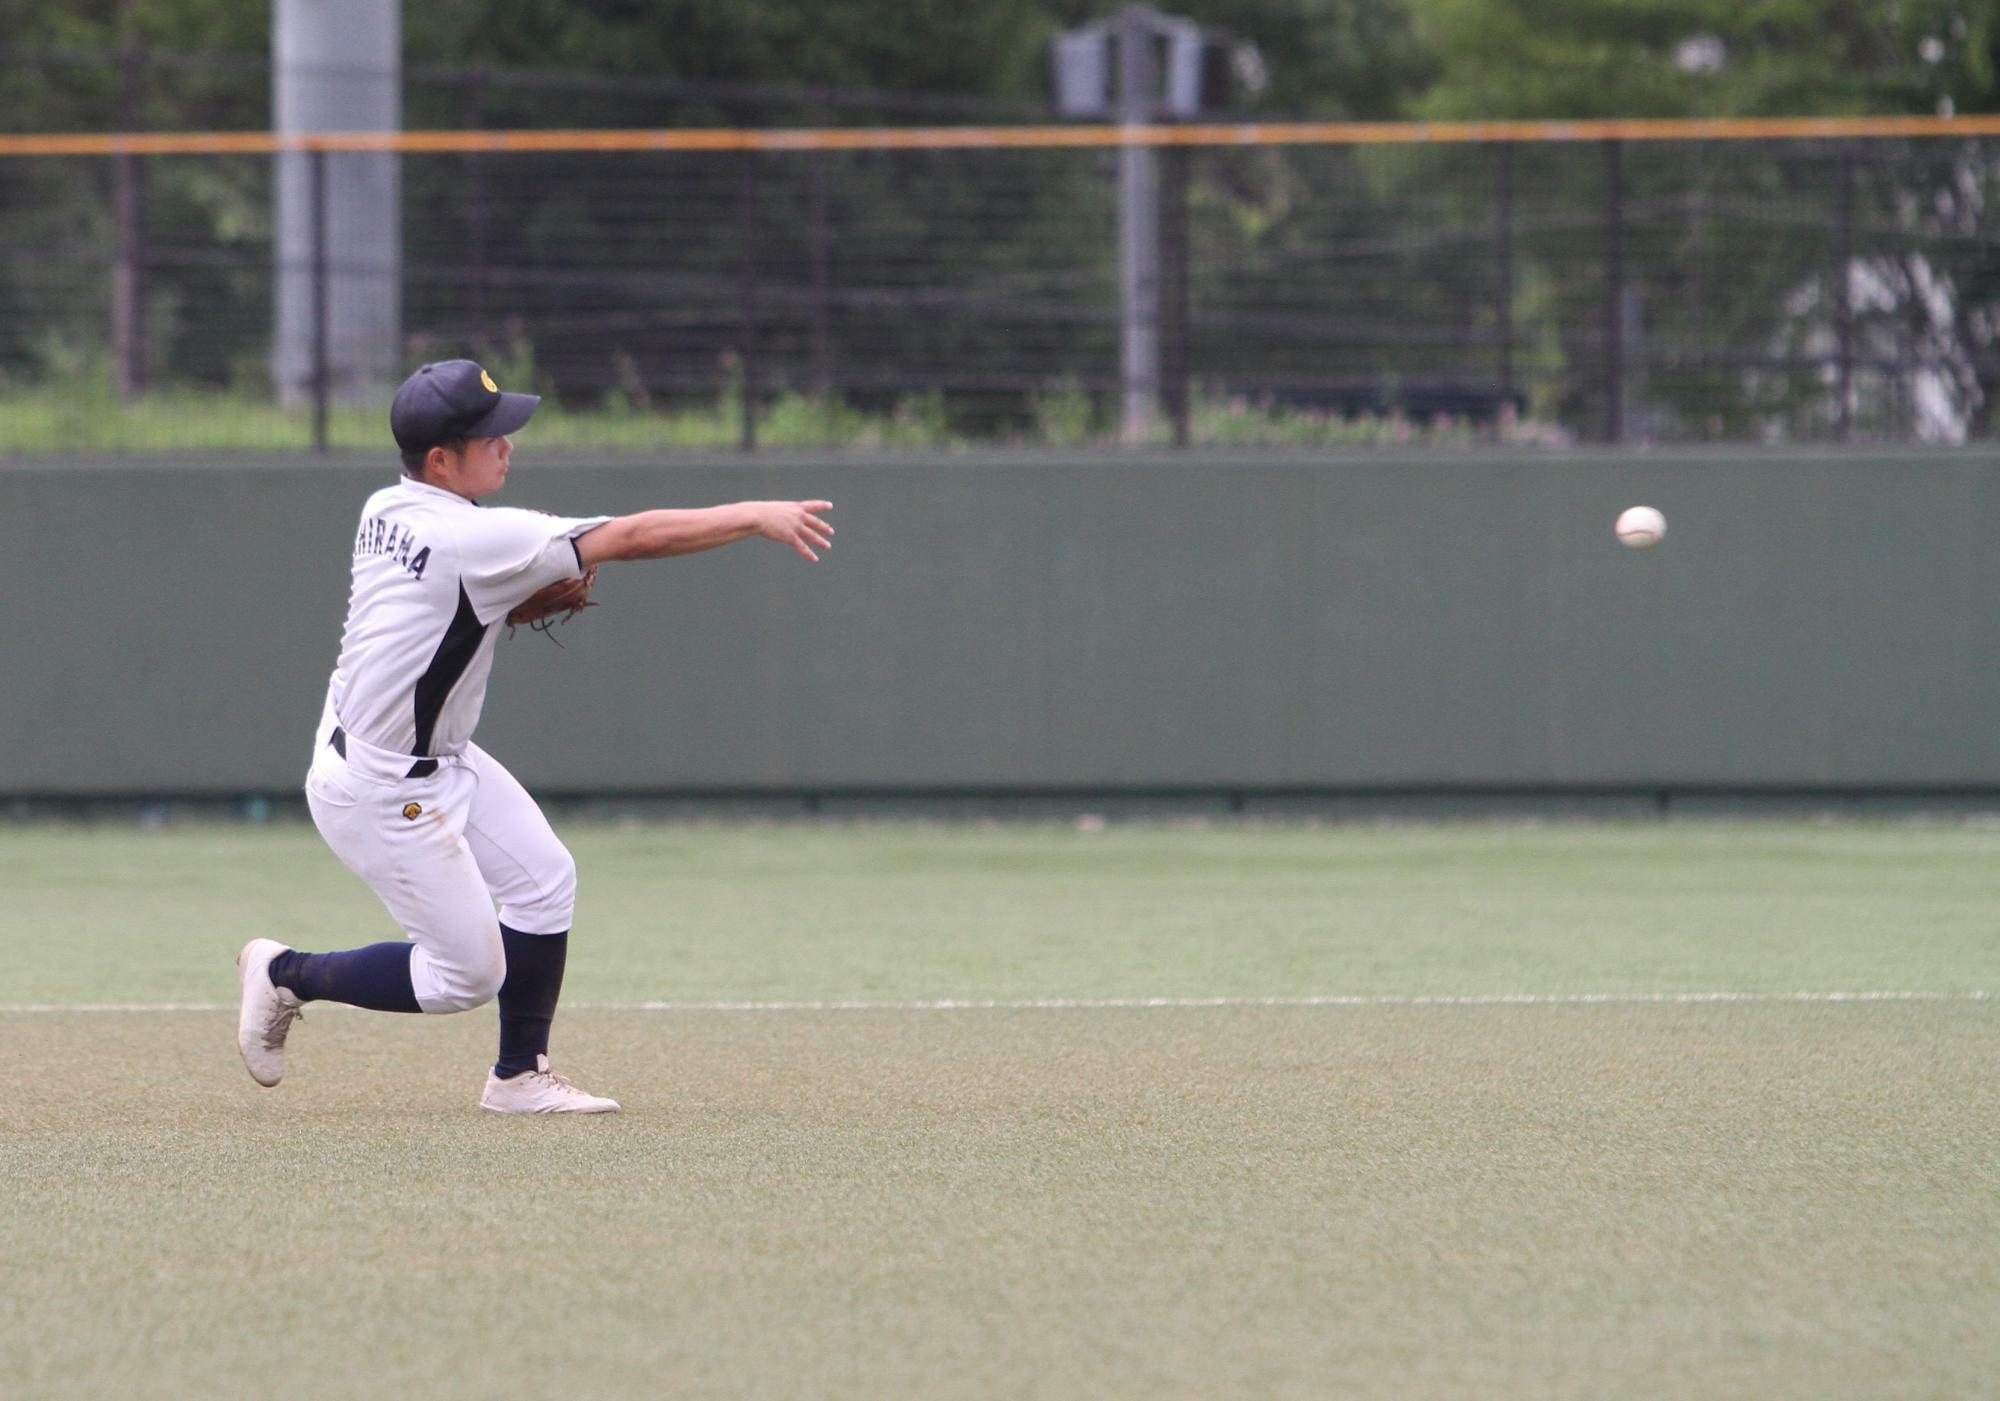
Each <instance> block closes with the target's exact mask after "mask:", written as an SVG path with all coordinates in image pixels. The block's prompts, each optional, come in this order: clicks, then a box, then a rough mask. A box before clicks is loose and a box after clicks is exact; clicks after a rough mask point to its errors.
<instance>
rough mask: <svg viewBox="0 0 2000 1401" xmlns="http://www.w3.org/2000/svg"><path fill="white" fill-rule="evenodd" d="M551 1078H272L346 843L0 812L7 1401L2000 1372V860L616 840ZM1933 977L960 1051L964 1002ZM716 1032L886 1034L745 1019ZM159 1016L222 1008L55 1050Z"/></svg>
mask: <svg viewBox="0 0 2000 1401" xmlns="http://www.w3.org/2000/svg"><path fill="white" fill-rule="evenodd" d="M566 835H567V836H568V837H569V838H570V841H571V845H572V847H573V849H574V850H575V851H576V853H577V855H578V859H579V863H580V865H581V867H582V872H583V890H584V895H583V905H582V910H581V911H580V914H579V924H578V932H577V934H576V936H575V939H574V940H573V951H572V958H571V979H570V986H569V994H570V995H569V999H568V1001H569V1003H570V1006H569V1007H568V1009H567V1010H566V1011H565V1013H564V1014H563V1015H562V1016H561V1017H560V1018H559V1019H558V1023H557V1037H556V1051H557V1056H558V1059H559V1061H560V1062H561V1064H562V1066H563V1067H564V1068H566V1069H568V1070H570V1071H571V1072H572V1073H573V1074H574V1075H575V1076H576V1078H577V1079H578V1080H579V1082H580V1083H582V1084H584V1085H586V1086H587V1087H589V1088H591V1089H594V1090H598V1091H600V1092H603V1093H609V1094H613V1095H616V1096H618V1097H620V1098H621V1099H623V1100H624V1101H625V1105H626V1109H625V1112H624V1113H623V1114H620V1115H618V1116H614V1117H610V1118H605V1119H595V1120H585V1119H562V1120H534V1121H523V1120H513V1119H499V1118H494V1117H491V1116H484V1115H481V1114H479V1113H478V1112H477V1111H476V1110H475V1109H474V1107H473V1106H474V1101H475V1099H476V1096H477V1093H478V1088H479V1083H480V1080H481V1078H482V1076H483V1073H484V1066H485V1063H486V1060H487V1059H488V1058H489V1057H490V1054H491V1040H492V1033H493V1024H492V1013H491V1011H490V1009H486V1010H481V1011H478V1012H474V1013H471V1014H468V1015H465V1016H461V1017H455V1018H414V1017H406V1018H395V1017H383V1016H374V1015H371V1014H367V1013H360V1012H354V1011H349V1010H346V1009H338V1008H320V1009H315V1010H312V1011H309V1013H308V1017H307V1020H306V1021H305V1022H304V1024H303V1025H302V1026H301V1027H300V1028H299V1029H298V1030H297V1031H296V1032H295V1034H294V1042H293V1047H294V1049H293V1052H292V1055H291V1061H290V1071H289V1074H288V1078H287V1080H286V1082H285V1083H284V1084H283V1085H281V1086H280V1087H278V1088H277V1089H275V1090H260V1089H258V1088H257V1087H256V1086H254V1085H253V1084H252V1083H251V1082H250V1081H249V1079H248V1078H247V1077H246V1076H245V1075H244V1074H243V1072H242V1069H241V1066H240V1064H239V1063H238V1062H237V1060H236V1058H235V1055H234V1051H233V1046H232V1040H231V1038H232V1031H233V1015H232V1013H231V1012H230V1011H229V1010H227V1003H228V1002H229V1001H230V999H231V997H232V995H233V984H232V981H231V974H232V971H233V970H232V969H231V968H230V966H229V960H230V957H231V956H232V954H233V953H234V950H235V948H236V946H237V945H238V944H239V943H240V942H241V941H242V940H243V939H244V938H246V937H249V936H250V935H251V934H254V933H272V934H275V935H276V936H277V937H280V938H285V939H287V940H291V941H296V942H304V943H308V944H317V945H319V946H325V945H327V944H330V943H336V942H337V943H353V942H359V941H361V940H362V939H370V938H375V937H379V936H381V935H382V934H384V933H385V932H387V931H386V930H385V929H384V928H383V926H382V923H381V917H380V914H379V909H378V907H376V906H375V905H374V903H373V899H372V897H371V896H369V895H368V893H367V892H366V891H365V890H364V889H363V888H362V887H360V886H359V885H358V884H357V883H355V882H354V881H353V879H352V878H351V877H350V876H348V875H347V874H346V872H345V871H343V870H342V869H341V868H340V867H339V865H338V863H337V862H335V861H334V859H333V858H332V857H331V856H330V855H328V854H327V853H326V852H325V851H324V850H323V849H320V848H319V847H318V845H317V839H316V838H315V837H314V836H313V834H312V833H311V832H310V831H309V830H305V829H299V828H294V827H288V826H282V825H280V826H274V827H270V828H261V829H260V828H225V827H188V828H169V829H167V830H164V831H159V832H146V833H139V832H132V831H128V830H120V829H111V828H99V829H89V830H82V829H58V828H46V827H45V828H6V829H0V892H4V894H0V918H4V920H5V925H4V936H3V937H4V943H5V946H6V950H7V954H8V958H7V973H6V978H5V982H4V983H0V1005H4V1006H5V1007H7V1008H9V1009H12V1010H6V1011H0V1036H4V1037H5V1038H6V1040H7V1043H8V1045H9V1046H10V1048H12V1055H11V1057H10V1064H11V1068H12V1070H13V1072H14V1074H13V1077H12V1080H11V1085H10V1089H9V1090H8V1092H7V1093H6V1094H5V1095H4V1096H0V1262H4V1264H0V1278H4V1284H0V1379H4V1382H0V1388H4V1390H5V1392H6V1393H7V1394H8V1395H10V1396H11V1395H27V1396H40V1395H76V1396H97V1395H110V1394H125V1395H199V1396H221V1395H229V1396H233V1395H249V1394H263V1393H266V1392H269V1393H276V1394H286V1395H297V1396H302V1397H316V1396H329V1397H332V1396H355V1395H394V1396H406V1395H418V1394H422V1395H447V1396H459V1395H463V1396H524V1397H525V1396H558V1395H561V1396H584V1395H587V1396H655V1395H677V1396H689V1395H693V1396H702V1395H714V1396H797V1395H828V1396H854V1397H876V1396H924V1397H933V1396H936V1397H961V1396H963V1397H983V1396H1072V1395H1110V1396H1147V1397H1151V1396H1217V1395H1246V1396H1248V1395H1255V1396H1323V1395H1379V1396H1395V1397H1431V1396H1437V1397H1444V1396H1467V1395H1479V1396H1537V1397H1541V1396H1555V1397H1569V1396H1574V1397H1587V1396H1604V1395H1622V1396H1642V1397H1643V1396H1661V1397H1665V1396H1688V1395H1743V1396H1798V1397H1806V1396H1812V1397H1822V1396H1855V1397H1864V1396H1865V1397H1877V1396H1958V1395H1970V1394H1978V1393H1979V1392H1981V1391H1982V1390H1983V1389H1986V1388H1988V1387H1990V1384H1991V1377H1992V1376H1993V1374H1994V1372H1995V1369H1996V1367H2000V1341H1996V1330H1995V1329H1994V1327H1993V1320H1994V1319H1995V1318H1996V1317H2000V1252H1996V1250H1995V1249H1994V1246H1993V1242H1994V1241H1995V1240H2000V1089H1996V1086H2000V1002H1996V1000H1994V999H1990V998H1986V999H1982V998H1980V997H1977V996H1974V995H1973V994H1977V993H1980V992H1989V991H2000V939H1996V937H1995V934H1994V925H1995V922H1996V918H2000V916H1996V911H2000V901H1996V899H1995V896H1996V895H2000V862H1996V860H1995V857H1996V856H2000V832H1992V831H1987V830H1984V829H1980V828H1975V827H1959V826H1951V827H1946V826H1937V827H1922V826H1904V827H1871V826H1859V825H1857V826H1824V827H1812V826H1775V825H1774V826H1748V825H1745V826H1681V825H1677V824H1665V825H1657V826H1632V827H1581V826H1553V827H1490V826H1489V827H1448V826H1447V827H1409V828H1386V829H1377V828H1359V827H1341V828H1329V829H1324V830H1311V829H1305V828H1296V827H1294V828H1257V827H1219V828H1215V829H1206V830H1202V829H1170V828H1161V827H1121V826H1114V827H1112V828H1111V829H1110V830H1108V831H1104V832H1079V831H1073V830H1070V829H1067V828H1061V827H1054V826H1047V827H1002V828H975V827H923V826H893V825H891V826H843V827H816V826H803V825H801V826H784V825H774V826H766V827H702V826H676V827H658V828H644V827H639V828H613V827H590V826H578V827H575V828H573V829H571V830H569V831H567V832H566ZM1793 991H1805V992H1840V991H1847V992H1866V991H1876V992H1890V991H1903V992H1928V993H1942V994H1949V995H1948V996H1944V997H1941V998H1938V999H1936V1000H1925V1001H1869V1002H1839V1001H1833V1002H1827V1001H1810V1002H1795V1001H1785V1000H1773V1001H1745V1002H1667V1003H1642V1002H1631V1001H1608V1002H1539V1003H1519V1004H1500V1005H1478V1004H1468V1003H1444V1002H1414V1003H1411V1002H1390V1003H1386V1004H1382V1005H1368V1006H1355V1005H1338V1006H1304V1007H1301V1006H1255V1005H1225V1006H1215V1007H1196V1006H1186V1005H1182V1006H1173V1007H1159V1008H1137V1007H1114V1008H1075V1007H1070V1008H1048V1007H1033V1006H1024V1005H1016V1006H1012V1007H999V1008H989V1009H978V1010H934V1009H925V1008H922V1007H919V1006H915V1005H912V1004H915V1003H919V1002H922V1001H924V1000H927V999H933V998H971V999H980V998H985V999H996V1000H1000V1001H1003V1002H1005V1001H1013V1002H1017V1003H1026V1002H1033V1001H1037V1000H1046V999H1092V998H1133V997H1146V996H1161V997H1173V998H1198V997H1225V998H1237V999H1253V998H1264V997H1275V998H1298V997H1309V996H1327V995H1336V996H1337V995H1348V994H1353V995H1374V996H1383V997H1389V998H1396V997H1404V996H1440V995H1450V996H1464V997H1489V996H1497V995H1507V994H1548V995H1558V996H1560V995H1578V994H1593V993H1610V994H1645V993H1675V992H1742V993H1785V992H1793ZM654 1000H669V1001H673V1002H676V1003H680V1004H702V1003H712V1002H718V1001H731V1000H759V1001H791V1002H812V1001H828V1000H852V1001H860V1002H864V1003H870V1004H873V1005H872V1006H869V1007H865V1008H862V1009H858V1010H838V1011H827V1010H782V1011H769V1010H767V1011H732V1010H721V1009H718V1008H714V1007H702V1006H700V1005H683V1006H682V1007H680V1008H679V1009H677V1010H664V1011H646V1010H636V1007H637V1004H640V1003H643V1002H647V1001H654ZM85 1003H89V1004H129V1005H130V1006H131V1007H135V1008H144V1007H156V1006H158V1005H159V1004H166V1003H194V1004H199V1005H200V1006H203V1007H207V1006H211V1005H214V1006H221V1007H223V1008H224V1010H220V1011H217V1010H118V1011H109V1010H107V1011H78V1010H53V1011H51V1010H35V1011H29V1010H21V1009H23V1008H26V1007H28V1006H31V1005H33V1006H55V1007H58V1008H60V1007H75V1006H78V1005H81V1004H85Z"/></svg>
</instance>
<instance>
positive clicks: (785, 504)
mask: <svg viewBox="0 0 2000 1401" xmlns="http://www.w3.org/2000/svg"><path fill="white" fill-rule="evenodd" d="M757 504H758V506H759V507H761V508H762V510H761V511H760V512H759V518H758V522H757V533H758V534H759V535H761V536H763V537H764V538H765V539H766V540H776V541H777V542H778V543H779V544H781V545H790V546H791V547H792V548H793V549H795V550H797V551H798V552H799V554H801V555H802V556H804V557H805V558H806V559H809V560H811V561H812V562H813V563H814V564H817V563H819V556H818V555H817V554H815V553H813V551H814V549H815V547H817V548H818V549H822V550H824V549H829V548H831V547H832V545H833V527H832V526H830V525H828V524H827V523H826V522H825V521H823V520H821V519H820V518H819V514H818V513H819V512H821V511H831V510H832V509H833V503H832V502H831V501H759V502H758V503H757Z"/></svg>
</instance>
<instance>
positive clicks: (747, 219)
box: [736, 151, 757, 452]
mask: <svg viewBox="0 0 2000 1401" xmlns="http://www.w3.org/2000/svg"><path fill="white" fill-rule="evenodd" d="M740 159H741V161H742V164H741V165H740V166H739V167H738V170H739V171H740V174H739V175H738V177H737V189H736V196H737V199H736V299H737V308H738V315H739V316H740V317H741V318H742V323H743V324H742V330H741V334H740V336H739V337H738V339H739V341H740V343H741V345H742V347H743V348H742V350H741V352H740V355H739V358H740V360H741V362H742V363H741V364H740V365H738V367H737V369H738V379H737V384H738V387H739V390H740V392H741V395H742V404H741V409H742V424H741V427H740V429H739V431H738V434H737V447H738V448H740V449H741V450H742V451H744V452H755V451H756V450H757V258H756V250H755V246H754V245H755V241H756V236H757V210H756V199H757V175H756V171H755V169H754V168H753V167H754V163H755V161H756V159H757V156H756V153H755V152H753V151H745V152H743V153H742V155H741V157H740Z"/></svg>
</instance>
